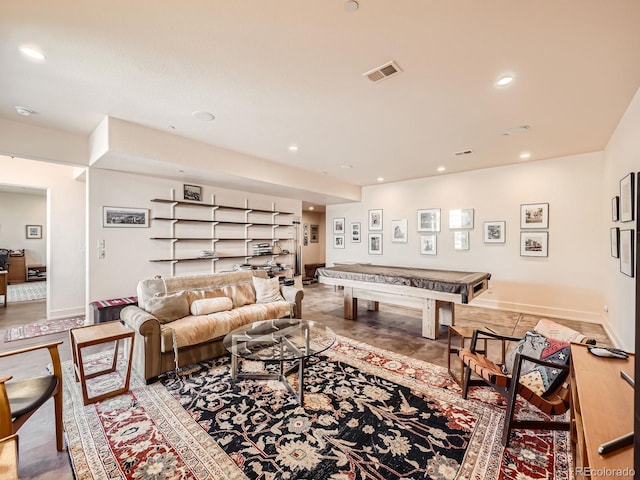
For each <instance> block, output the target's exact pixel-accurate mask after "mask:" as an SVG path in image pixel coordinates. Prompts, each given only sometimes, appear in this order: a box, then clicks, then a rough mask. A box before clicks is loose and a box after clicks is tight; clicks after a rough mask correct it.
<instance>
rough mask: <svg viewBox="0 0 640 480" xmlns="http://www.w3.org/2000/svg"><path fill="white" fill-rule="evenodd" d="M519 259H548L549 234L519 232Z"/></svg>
mask: <svg viewBox="0 0 640 480" xmlns="http://www.w3.org/2000/svg"><path fill="white" fill-rule="evenodd" d="M520 256H521V257H548V256H549V232H520Z"/></svg>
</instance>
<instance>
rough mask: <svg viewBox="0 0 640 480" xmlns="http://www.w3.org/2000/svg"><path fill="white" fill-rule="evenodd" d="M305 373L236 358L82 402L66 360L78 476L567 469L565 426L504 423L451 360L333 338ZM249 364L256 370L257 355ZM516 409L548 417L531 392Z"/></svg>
mask: <svg viewBox="0 0 640 480" xmlns="http://www.w3.org/2000/svg"><path fill="white" fill-rule="evenodd" d="M326 353H327V354H326V355H325V356H321V357H320V358H319V359H318V360H317V361H314V362H312V363H311V364H310V365H309V366H308V368H307V371H306V372H305V375H306V377H305V392H306V393H305V405H304V408H302V407H301V406H299V405H297V403H296V401H295V398H294V397H293V396H292V395H291V394H290V393H289V392H288V391H287V390H286V389H285V388H284V387H283V386H282V385H281V384H280V383H278V382H274V381H268V382H267V381H249V380H245V381H240V382H237V383H236V384H233V383H232V382H231V381H230V378H229V361H228V357H221V358H219V359H216V360H213V361H209V362H203V363H200V364H197V365H194V366H192V367H188V368H186V369H183V370H182V371H179V372H177V373H172V374H169V375H167V376H165V377H164V378H163V379H162V382H157V383H155V384H153V385H150V386H145V385H144V384H143V382H141V381H138V380H137V378H135V377H134V378H133V382H132V388H131V391H130V392H128V393H127V394H125V395H120V396H118V397H114V398H112V399H108V400H105V401H103V402H100V403H97V404H93V405H88V406H84V405H82V398H81V395H80V392H79V390H80V389H79V387H78V384H76V383H75V382H74V379H73V371H72V366H71V364H70V363H69V362H67V363H65V365H64V370H65V372H64V373H65V389H66V392H65V408H64V414H65V415H64V421H65V430H66V433H67V439H68V444H69V454H70V457H71V461H72V465H73V468H74V471H75V474H76V478H125V479H146V478H154V479H155V478H162V479H176V480H177V479H225V480H236V479H261V480H262V479H264V480H267V479H273V480H276V479H317V480H320V479H327V480H356V479H365V478H367V479H380V480H382V479H385V480H386V479H399V478H406V479H418V478H432V479H478V480H480V479H508V478H514V479H521V480H527V479H537V478H545V479H551V478H558V479H571V478H573V477H572V473H571V468H570V465H571V462H570V460H571V459H570V454H569V446H568V435H567V433H566V432H531V431H525V430H516V431H515V432H514V433H513V434H512V437H511V438H512V439H511V446H510V448H508V449H504V448H502V445H501V443H500V436H501V431H502V422H503V419H504V414H503V411H504V402H503V401H502V400H501V399H500V397H499V396H498V395H497V394H496V393H495V392H494V391H493V390H492V389H490V388H488V387H482V388H474V389H472V392H471V397H472V398H470V399H469V400H464V399H462V398H461V396H460V389H459V387H458V386H457V384H455V383H454V382H453V381H452V380H451V379H450V378H449V376H448V373H447V371H446V369H444V368H441V367H437V366H435V365H431V364H429V363H426V362H421V361H418V360H415V359H412V358H409V357H405V356H402V355H398V354H395V353H391V352H388V351H385V350H380V349H376V348H374V347H371V346H369V345H365V344H362V343H357V342H354V341H352V340H348V339H346V338H343V337H338V340H337V342H336V344H335V345H334V346H333V347H332V348H331V349H330V350H328V351H327V352H326ZM244 366H245V367H246V368H249V369H251V370H252V371H255V370H262V369H263V368H264V367H265V366H264V365H262V364H261V363H260V362H246V363H244ZM518 414H519V415H526V416H529V417H531V418H540V415H541V414H540V413H539V412H537V411H536V410H535V409H533V408H531V409H530V407H529V406H528V405H526V404H524V403H523V404H521V405H520V406H519V413H518Z"/></svg>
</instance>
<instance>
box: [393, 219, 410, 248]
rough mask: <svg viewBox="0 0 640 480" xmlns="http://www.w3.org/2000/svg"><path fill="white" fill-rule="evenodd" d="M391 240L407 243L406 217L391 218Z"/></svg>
mask: <svg viewBox="0 0 640 480" xmlns="http://www.w3.org/2000/svg"><path fill="white" fill-rule="evenodd" d="M391 241H392V242H396V243H407V241H408V240H407V219H406V218H403V219H401V220H391Z"/></svg>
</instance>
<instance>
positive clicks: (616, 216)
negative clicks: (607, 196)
mask: <svg viewBox="0 0 640 480" xmlns="http://www.w3.org/2000/svg"><path fill="white" fill-rule="evenodd" d="M618 220H620V197H619V196H618V195H616V196H615V197H613V198H612V199H611V221H612V222H617V221H618Z"/></svg>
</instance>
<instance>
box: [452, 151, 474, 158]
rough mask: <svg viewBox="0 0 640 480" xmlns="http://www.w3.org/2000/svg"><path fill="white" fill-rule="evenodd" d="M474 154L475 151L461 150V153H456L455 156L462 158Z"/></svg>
mask: <svg viewBox="0 0 640 480" xmlns="http://www.w3.org/2000/svg"><path fill="white" fill-rule="evenodd" d="M472 153H473V150H460V151H459V152H454V153H453V154H454V155H455V156H456V157H462V156H463V155H471V154H472Z"/></svg>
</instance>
